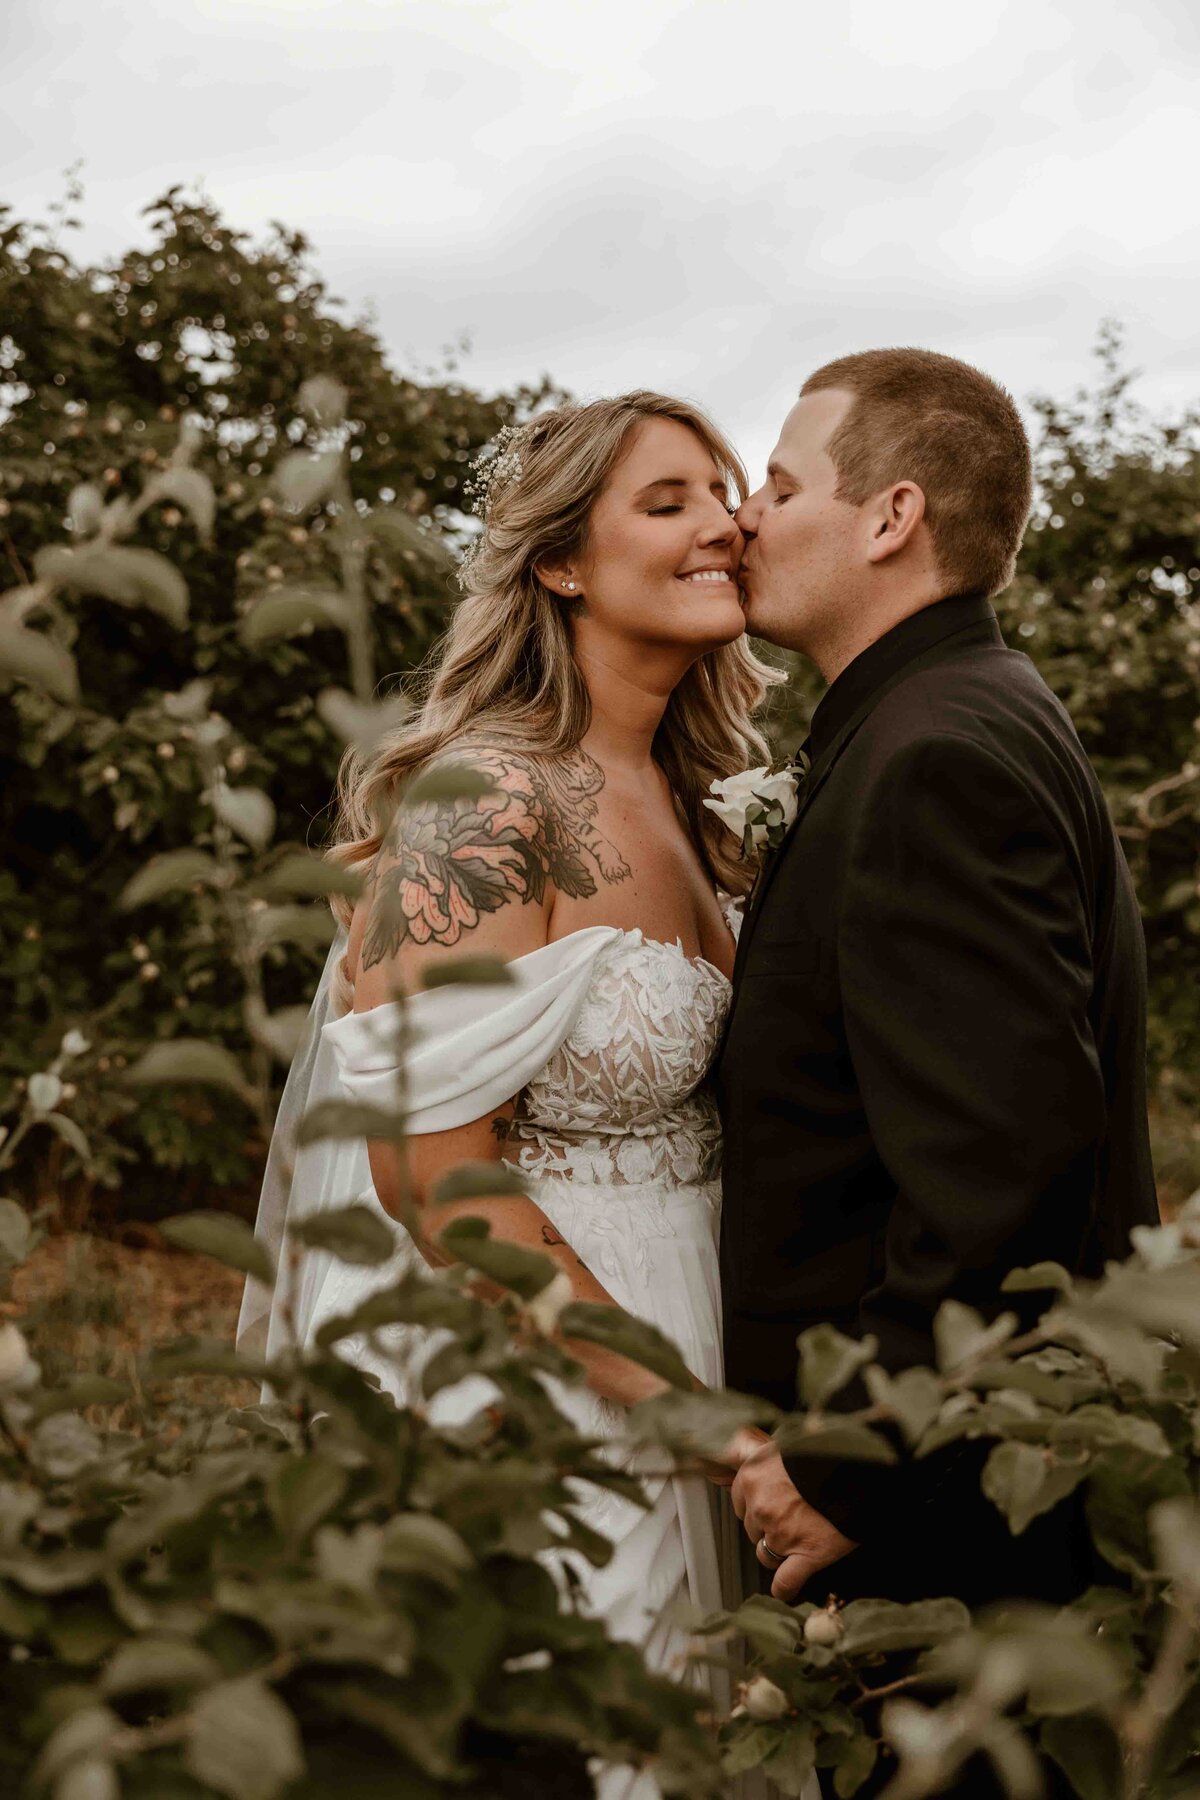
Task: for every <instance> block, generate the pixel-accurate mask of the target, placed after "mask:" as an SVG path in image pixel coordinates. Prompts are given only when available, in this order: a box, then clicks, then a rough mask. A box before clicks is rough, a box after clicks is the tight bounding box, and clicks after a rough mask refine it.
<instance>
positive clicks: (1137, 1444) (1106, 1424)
mask: <svg viewBox="0 0 1200 1800" xmlns="http://www.w3.org/2000/svg"><path fill="white" fill-rule="evenodd" d="M1046 1436H1047V1441H1048V1442H1049V1443H1051V1444H1074V1443H1079V1444H1086V1445H1087V1446H1088V1447H1089V1448H1090V1449H1094V1450H1102V1449H1108V1448H1110V1447H1111V1446H1113V1445H1117V1444H1126V1445H1128V1446H1129V1447H1130V1449H1133V1450H1141V1451H1143V1452H1144V1453H1145V1454H1146V1455H1147V1456H1170V1454H1171V1446H1170V1444H1169V1443H1168V1442H1167V1439H1166V1436H1165V1434H1164V1432H1163V1429H1162V1426H1161V1425H1159V1424H1157V1423H1156V1422H1155V1420H1153V1419H1147V1418H1143V1417H1142V1416H1141V1415H1140V1414H1139V1413H1125V1412H1118V1411H1117V1410H1116V1408H1115V1407H1112V1406H1097V1405H1094V1404H1093V1405H1085V1406H1077V1407H1076V1408H1075V1410H1074V1411H1073V1412H1069V1413H1066V1414H1064V1416H1063V1417H1062V1418H1060V1419H1052V1420H1051V1421H1050V1422H1049V1424H1048V1426H1047V1430H1046Z"/></svg>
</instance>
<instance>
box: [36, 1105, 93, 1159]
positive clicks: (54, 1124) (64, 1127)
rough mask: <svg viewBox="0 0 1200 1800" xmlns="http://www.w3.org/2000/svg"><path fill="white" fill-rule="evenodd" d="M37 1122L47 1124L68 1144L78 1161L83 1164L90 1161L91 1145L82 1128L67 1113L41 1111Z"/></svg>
mask: <svg viewBox="0 0 1200 1800" xmlns="http://www.w3.org/2000/svg"><path fill="white" fill-rule="evenodd" d="M38 1124H39V1125H48V1126H49V1128H50V1130H51V1131H52V1132H54V1134H55V1136H56V1137H60V1138H62V1140H63V1142H64V1143H66V1144H70V1146H71V1148H72V1150H73V1151H74V1152H75V1154H76V1156H77V1157H78V1158H79V1160H80V1162H82V1163H85V1164H86V1163H90V1162H91V1160H92V1147H91V1145H90V1144H89V1143H88V1141H87V1137H86V1135H85V1134H84V1132H83V1131H82V1129H81V1128H80V1127H79V1126H78V1125H77V1124H76V1122H75V1120H74V1119H72V1118H70V1117H69V1115H68V1114H67V1113H60V1112H51V1113H43V1114H42V1116H41V1118H40V1119H39V1120H38Z"/></svg>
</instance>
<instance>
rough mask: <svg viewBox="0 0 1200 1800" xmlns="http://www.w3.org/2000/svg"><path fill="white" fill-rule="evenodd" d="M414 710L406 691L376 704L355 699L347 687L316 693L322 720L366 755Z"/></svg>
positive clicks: (332, 688) (343, 740) (330, 688)
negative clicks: (405, 695) (405, 693)
mask: <svg viewBox="0 0 1200 1800" xmlns="http://www.w3.org/2000/svg"><path fill="white" fill-rule="evenodd" d="M411 712H412V705H411V703H410V702H409V701H408V700H407V699H405V697H404V695H403V694H397V695H393V696H392V698H390V699H388V700H384V701H381V702H379V703H378V704H376V705H373V706H368V705H367V704H365V702H363V701H362V700H356V699H355V697H354V695H353V694H348V693H347V692H346V690H345V688H336V687H329V688H323V689H322V690H321V692H320V693H319V694H318V695H317V713H318V716H319V717H320V719H321V721H322V723H323V724H325V725H327V726H328V727H329V730H330V731H332V733H333V735H334V737H337V738H341V740H342V742H343V743H344V744H352V745H353V746H354V747H355V749H357V750H360V751H361V752H362V754H363V755H364V756H366V755H368V754H369V753H370V752H371V751H372V750H373V749H374V748H375V746H376V744H378V743H379V741H380V739H381V738H384V737H386V736H387V735H388V733H389V732H391V731H397V730H398V729H399V728H400V726H401V725H403V724H404V722H405V721H406V719H408V717H409V716H410V714H411Z"/></svg>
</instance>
